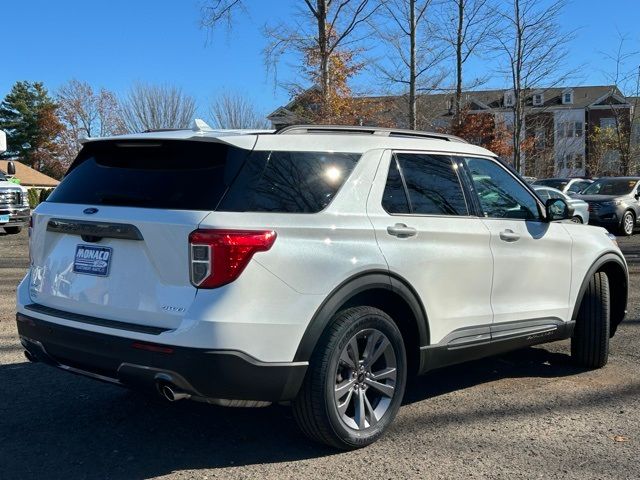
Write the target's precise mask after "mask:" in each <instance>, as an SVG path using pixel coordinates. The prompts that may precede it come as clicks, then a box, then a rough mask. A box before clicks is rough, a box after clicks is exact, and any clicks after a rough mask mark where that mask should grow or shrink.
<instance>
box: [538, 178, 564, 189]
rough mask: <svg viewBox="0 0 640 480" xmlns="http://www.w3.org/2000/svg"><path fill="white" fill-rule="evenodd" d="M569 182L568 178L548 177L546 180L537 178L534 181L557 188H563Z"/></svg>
mask: <svg viewBox="0 0 640 480" xmlns="http://www.w3.org/2000/svg"><path fill="white" fill-rule="evenodd" d="M567 183H569V181H568V180H561V179H557V178H548V179H546V180H536V181H535V182H533V184H534V185H542V186H544V187H551V188H557V189H558V190H562V189H563V188H564V187H566V186H567Z"/></svg>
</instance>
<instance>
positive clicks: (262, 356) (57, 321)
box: [17, 127, 628, 448]
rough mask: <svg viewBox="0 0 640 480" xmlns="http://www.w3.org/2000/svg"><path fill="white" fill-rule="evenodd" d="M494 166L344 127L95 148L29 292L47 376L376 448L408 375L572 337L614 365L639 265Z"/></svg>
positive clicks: (201, 133)
mask: <svg viewBox="0 0 640 480" xmlns="http://www.w3.org/2000/svg"><path fill="white" fill-rule="evenodd" d="M570 217H571V214H570V208H569V207H567V205H566V204H565V203H564V201H563V200H559V199H555V200H549V202H548V204H547V205H546V206H545V205H543V204H542V203H541V201H540V200H539V199H538V197H537V196H536V195H535V194H534V192H533V191H532V190H531V187H529V186H528V185H527V184H526V183H525V182H524V181H522V179H521V178H520V177H519V176H518V175H517V174H515V173H513V172H512V171H510V169H509V168H508V167H506V166H505V165H504V164H503V163H502V162H500V161H499V160H498V159H497V158H496V156H495V155H494V154H492V153H491V152H489V151H487V150H484V149H482V148H479V147H476V146H473V145H470V144H467V143H465V142H464V141H462V140H460V139H457V138H455V137H450V136H446V135H439V134H430V133H420V132H408V131H396V130H384V129H374V128H366V127H364V128H345V127H289V128H286V129H284V130H281V131H278V132H275V133H274V132H221V131H212V130H208V129H206V128H205V129H199V128H197V127H196V128H195V129H194V130H182V131H169V132H167V131H164V132H151V133H146V134H140V135H131V136H122V137H116V138H110V139H100V140H95V141H89V142H88V143H87V144H86V145H85V146H84V148H83V150H82V151H81V153H80V155H79V156H78V158H77V159H76V161H75V162H74V163H73V165H72V166H71V168H70V169H69V172H68V173H67V175H66V177H65V178H64V180H63V181H62V183H61V184H60V185H59V186H58V187H57V188H56V190H55V191H54V192H53V194H52V195H51V196H50V197H49V199H48V200H47V201H46V202H44V203H43V204H41V205H40V206H38V208H37V209H36V210H35V212H34V214H33V225H32V231H31V241H30V242H31V245H30V248H31V268H30V269H29V272H28V274H27V275H26V277H25V279H24V280H23V281H22V283H21V284H20V286H19V288H18V292H17V297H18V299H17V310H18V313H17V324H18V330H19V333H20V337H21V340H22V344H23V345H24V347H25V349H26V354H27V356H28V358H29V359H30V360H33V361H42V362H45V363H48V364H51V365H54V366H57V367H59V368H62V369H64V370H68V371H71V372H74V373H80V374H84V375H87V376H90V377H93V378H96V379H100V380H104V381H107V382H111V383H115V384H122V385H125V386H129V387H136V388H147V389H156V390H157V391H158V392H160V393H161V394H162V395H164V396H165V397H166V398H168V399H170V400H178V399H182V398H192V399H196V400H202V401H206V402H210V403H215V404H219V405H228V406H262V405H266V404H268V403H269V402H291V403H292V405H293V412H294V416H295V418H296V420H297V421H298V423H299V425H300V427H301V428H302V430H303V431H304V432H305V433H306V434H307V435H308V436H309V437H311V438H313V439H316V440H318V441H321V442H324V443H327V444H330V445H333V446H335V447H339V448H356V447H361V446H364V445H367V444H370V443H371V442H373V441H375V440H376V439H377V438H379V437H380V435H381V434H382V433H383V432H384V431H385V430H386V429H387V428H388V427H389V425H390V423H391V422H392V420H393V418H394V416H395V415H396V412H397V411H398V409H399V407H400V404H401V402H402V397H403V394H404V389H405V384H406V378H407V375H410V374H415V373H418V374H420V373H425V372H427V371H429V370H432V369H434V368H438V367H442V366H444V365H449V364H453V363H458V362H463V361H466V360H470V359H475V358H479V357H483V356H487V355H492V354H496V353H499V352H504V351H507V350H511V349H515V348H519V347H523V346H527V345H533V344H538V343H543V342H549V341H553V340H558V339H564V338H572V343H571V345H572V346H571V353H572V356H573V357H574V358H575V360H576V361H577V362H579V363H580V364H582V365H584V366H587V367H601V366H603V365H604V364H605V363H606V361H607V355H608V342H609V337H610V336H611V335H613V333H614V332H615V329H616V327H617V325H618V324H619V323H620V322H621V321H622V319H623V317H624V315H625V308H626V303H627V283H628V274H627V267H626V264H625V260H624V258H623V256H622V254H621V253H620V250H619V249H618V247H617V245H616V243H615V239H612V238H611V236H610V235H609V234H607V232H606V231H605V230H604V229H602V228H597V227H588V226H583V225H576V224H573V223H570V222H562V221H552V220H562V219H565V218H570Z"/></svg>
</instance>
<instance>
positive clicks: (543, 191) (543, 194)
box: [536, 188, 549, 202]
mask: <svg viewBox="0 0 640 480" xmlns="http://www.w3.org/2000/svg"><path fill="white" fill-rule="evenodd" d="M536 193H537V194H538V196H539V197H540V198H541V199H542V201H543V202H546V201H547V200H549V190H547V189H546V188H541V189H539V190H536Z"/></svg>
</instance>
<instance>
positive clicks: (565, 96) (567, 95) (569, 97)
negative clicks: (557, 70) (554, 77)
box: [562, 91, 573, 105]
mask: <svg viewBox="0 0 640 480" xmlns="http://www.w3.org/2000/svg"><path fill="white" fill-rule="evenodd" d="M572 103H573V92H572V91H569V92H562V104H563V105H570V104H572Z"/></svg>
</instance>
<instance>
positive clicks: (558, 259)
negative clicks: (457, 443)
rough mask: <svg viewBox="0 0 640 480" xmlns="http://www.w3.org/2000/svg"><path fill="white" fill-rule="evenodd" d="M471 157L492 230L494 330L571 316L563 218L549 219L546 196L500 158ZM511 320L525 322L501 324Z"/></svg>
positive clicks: (471, 172)
mask: <svg viewBox="0 0 640 480" xmlns="http://www.w3.org/2000/svg"><path fill="white" fill-rule="evenodd" d="M465 162H466V165H467V173H468V174H469V175H470V176H471V180H472V184H473V186H474V189H475V192H476V196H477V199H478V203H479V208H480V211H481V214H482V217H483V220H482V222H483V223H484V225H485V226H486V228H487V229H488V230H489V232H490V233H491V251H492V253H493V259H494V261H493V272H494V273H493V286H492V290H491V305H492V307H493V313H494V329H493V330H494V332H500V331H505V330H512V331H516V329H521V332H526V331H527V328H528V327H527V325H529V326H533V327H535V326H536V325H538V326H540V325H542V326H544V325H545V322H547V323H548V324H550V325H552V324H553V323H556V322H566V321H569V320H571V318H570V315H571V310H572V309H571V308H570V305H569V292H570V288H571V237H570V235H569V233H568V232H567V230H566V229H565V228H564V226H563V225H562V223H558V222H547V221H545V220H544V217H543V215H542V212H541V210H542V208H543V206H542V204H541V203H540V201H539V200H537V199H536V198H535V196H534V194H533V193H532V192H531V191H530V190H529V189H528V188H526V187H525V186H524V184H523V183H521V181H520V180H519V179H517V178H516V177H515V176H514V175H513V174H512V173H511V172H509V171H508V170H507V169H506V168H505V167H504V166H503V165H501V164H500V163H499V162H498V161H496V160H494V159H488V158H466V159H465ZM509 322H518V324H519V325H518V324H515V325H514V324H512V325H511V326H510V327H509V328H508V329H507V328H505V327H504V326H503V328H500V327H499V326H500V325H501V324H507V323H509ZM511 327H513V328H511ZM533 330H534V331H535V328H534V329H533ZM498 336H499V335H494V338H496V337H498Z"/></svg>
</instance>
